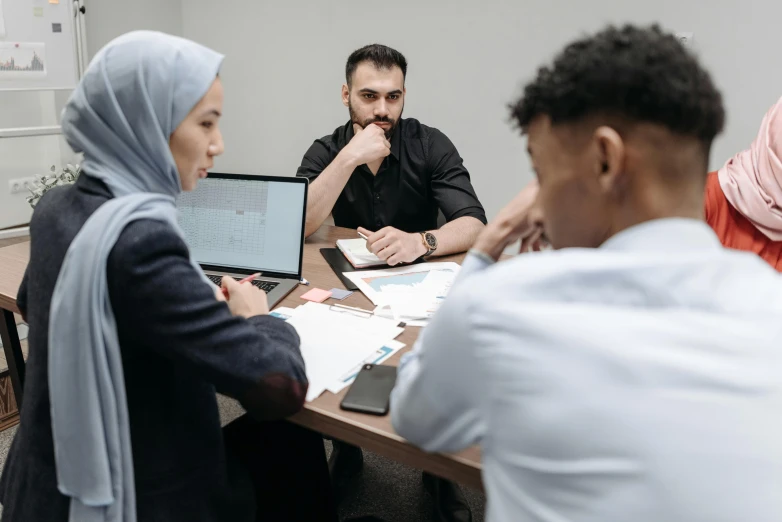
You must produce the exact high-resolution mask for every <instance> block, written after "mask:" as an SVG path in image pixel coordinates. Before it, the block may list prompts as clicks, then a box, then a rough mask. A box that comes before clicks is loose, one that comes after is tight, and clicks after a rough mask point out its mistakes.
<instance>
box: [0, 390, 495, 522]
mask: <svg viewBox="0 0 782 522" xmlns="http://www.w3.org/2000/svg"><path fill="white" fill-rule="evenodd" d="M218 402H219V404H220V417H221V421H222V423H223V424H227V423H228V422H230V421H232V420H233V419H235V418H236V417H238V416H240V415H242V414H243V413H244V410H243V409H242V407H241V406H239V404H237V403H236V401H233V400H231V399H228V398H226V397H222V396H218ZM15 433H16V428H15V427H14V428H9V429H7V430H5V431H3V432H0V469H2V467H3V466H4V465H5V458H6V455H8V448H9V447H10V446H11V441H12V440H13V437H14V434H15ZM325 444H326V452H327V453H328V452H330V451H331V444H330V443H329V442H326V443H325ZM462 491H464V494H465V497H467V501H468V502H469V504H470V507H471V508H472V513H473V519H474V520H475V522H482V521H483V512H484V507H485V497H484V496H483V494H482V493H481V492H478V491H473V490H470V489H467V488H465V487H462ZM431 513H432V501H431V498H430V497H429V495H428V494H427V493H426V492H425V491H424V489H423V486H422V484H421V472H420V471H418V470H415V469H413V468H409V467H407V466H403V465H401V464H398V463H396V462H394V461H392V460H389V459H386V458H384V457H381V456H380V455H375V454H373V453H370V452H368V451H365V452H364V470H363V471H362V473H361V475H360V477H359V478H358V480H357V481H356V487H355V489H354V490H353V491H352V492H351V493H350V494H349V495H348V496H347V497H346V498H345V499H344V501H343V502H342V505H341V506H340V518H342V519H346V518H351V517H357V516H364V515H374V516H376V517H380V518H382V519H383V520H385V521H386V522H428V521H429V520H431ZM1 514H2V510H1V509H0V515H1Z"/></svg>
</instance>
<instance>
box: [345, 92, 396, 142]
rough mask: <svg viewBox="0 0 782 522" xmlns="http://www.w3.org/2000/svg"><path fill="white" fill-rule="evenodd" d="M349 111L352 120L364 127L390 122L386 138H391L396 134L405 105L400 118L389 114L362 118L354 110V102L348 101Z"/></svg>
mask: <svg viewBox="0 0 782 522" xmlns="http://www.w3.org/2000/svg"><path fill="white" fill-rule="evenodd" d="M348 112H349V113H350V121H351V122H352V123H355V124H357V125H358V126H359V127H361V128H362V129H366V128H367V125H372V124H373V123H388V124H390V126H389V127H388V130H387V131H385V134H386V139H387V140H390V139H391V136H393V135H394V130H396V126H397V124H399V120H400V119H401V118H402V113H403V112H405V107H404V105H403V106H402V111H401V112H400V113H399V119H394V118H389V117H388V116H384V117H382V118H381V117H378V116H375V117H372V118H369V119H366V120H363V121H362V120H360V119H359V118H358V115H357V114H356V111H354V110H353V103H351V102H350V101H348Z"/></svg>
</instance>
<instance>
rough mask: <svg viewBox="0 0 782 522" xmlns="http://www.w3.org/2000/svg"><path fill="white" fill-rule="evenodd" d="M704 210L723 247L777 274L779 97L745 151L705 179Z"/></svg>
mask: <svg viewBox="0 0 782 522" xmlns="http://www.w3.org/2000/svg"><path fill="white" fill-rule="evenodd" d="M704 205H705V213H706V222H707V223H708V224H709V226H711V228H712V229H714V231H715V232H716V233H717V236H718V237H719V238H720V241H721V242H722V244H723V245H725V246H726V247H728V248H735V249H738V250H747V251H750V252H754V253H756V254H758V255H759V256H760V257H761V258H763V259H764V260H765V261H766V262H768V263H769V264H770V265H771V266H773V267H774V268H775V269H776V270H777V271H779V272H782V98H780V99H779V101H777V103H776V105H774V106H773V107H771V109H770V110H769V111H768V113H766V116H765V118H763V123H761V124H760V131H759V132H758V136H757V138H755V141H754V142H753V143H752V145H751V146H750V148H749V149H747V150H744V151H742V152H739V153H738V154H736V155H735V156H734V157H732V158H731V159H729V160H728V162H727V163H725V166H723V167H722V168H721V169H720V170H719V171H717V172H712V173H710V174H709V176H708V179H707V180H706V198H705V202H704Z"/></svg>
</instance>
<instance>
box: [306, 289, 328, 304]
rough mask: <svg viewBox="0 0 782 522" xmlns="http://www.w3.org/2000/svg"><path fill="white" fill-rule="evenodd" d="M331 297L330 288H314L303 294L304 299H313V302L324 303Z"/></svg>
mask: <svg viewBox="0 0 782 522" xmlns="http://www.w3.org/2000/svg"><path fill="white" fill-rule="evenodd" d="M329 297H331V292H329V291H328V290H322V289H320V288H313V289H312V290H310V291H309V292H307V293H306V294H302V295H301V298H302V299H306V300H307V301H312V302H313V303H322V302H323V301H325V300H326V299H328V298H329Z"/></svg>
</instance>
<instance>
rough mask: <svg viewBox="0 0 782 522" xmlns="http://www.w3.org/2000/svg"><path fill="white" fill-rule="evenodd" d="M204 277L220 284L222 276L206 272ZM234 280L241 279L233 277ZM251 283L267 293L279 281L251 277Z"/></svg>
mask: <svg viewBox="0 0 782 522" xmlns="http://www.w3.org/2000/svg"><path fill="white" fill-rule="evenodd" d="M206 277H208V278H209V280H210V281H211V282H213V283H214V284H216V285H217V286H220V283H221V281H222V279H223V276H218V275H211V274H206ZM234 281H241V279H239V278H237V277H234ZM252 284H253V286H257V287H258V288H260V289H261V290H263V291H264V292H266V293H267V294H268V293H269V292H271V291H272V290H274V289H275V288H276V287H277V285H279V284H280V283H276V282H274V281H262V280H260V279H253V280H252Z"/></svg>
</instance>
